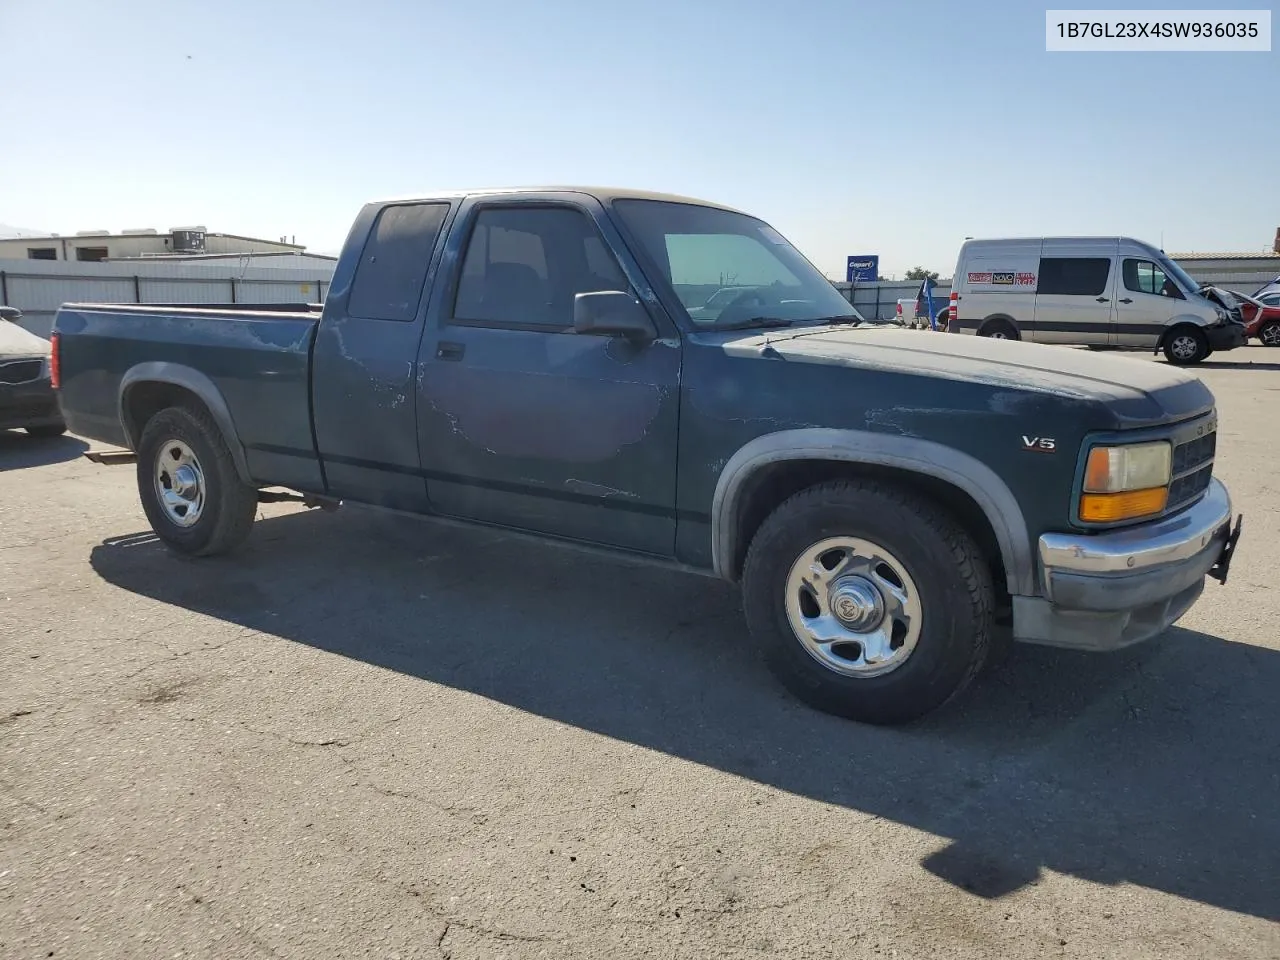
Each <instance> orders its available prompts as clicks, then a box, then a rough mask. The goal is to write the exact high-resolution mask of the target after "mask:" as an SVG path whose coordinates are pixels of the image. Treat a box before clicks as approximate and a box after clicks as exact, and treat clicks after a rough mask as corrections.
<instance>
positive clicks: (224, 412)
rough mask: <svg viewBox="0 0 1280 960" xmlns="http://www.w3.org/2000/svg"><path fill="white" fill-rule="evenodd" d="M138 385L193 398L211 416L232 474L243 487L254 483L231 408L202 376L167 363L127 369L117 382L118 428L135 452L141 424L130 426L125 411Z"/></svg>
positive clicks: (140, 432)
mask: <svg viewBox="0 0 1280 960" xmlns="http://www.w3.org/2000/svg"><path fill="white" fill-rule="evenodd" d="M140 383H169V384H173V385H174V386H175V387H182V388H183V389H184V390H188V391H190V392H191V393H193V394H195V395H196V397H198V398H199V399H200V402H201V403H203V404H204V405H205V407H206V408H207V409H208V410H209V413H210V414H211V415H212V416H213V420H214V422H215V423H216V424H217V425H218V429H219V430H221V431H222V439H223V441H224V442H225V443H226V445H227V449H229V450H230V451H231V458H232V459H233V460H234V461H235V464H236V472H237V473H238V474H240V479H241V480H243V481H244V482H245V483H250V484H252V483H254V481H253V478H252V477H250V476H249V463H248V461H247V460H246V459H245V455H244V446H243V445H242V444H241V443H240V434H239V433H237V432H236V424H235V421H234V420H232V419H231V408H230V407H228V406H227V401H226V398H225V397H223V395H222V391H221V390H219V389H218V387H217V386H216V385H215V384H214V382H213V381H212V380H210V379H209V377H208V376H207V375H206V374H203V373H201V372H200V371H199V370H196V369H194V368H192V367H187V366H184V365H182V364H180V363H170V362H168V361H166V360H155V361H151V362H148V363H139V364H137V365H135V366H133V367H130V368H129V370H128V371H127V372H126V373H125V375H124V376H123V377H122V378H121V380H120V393H119V397H118V400H117V402H118V404H119V415H120V426H121V428H122V429H123V430H124V435H125V436H126V437H127V438H128V440H129V446H131V447H133V448H135V449H136V448H137V444H138V438H139V437H140V436H141V434H142V427H143V426H144V425H143V424H141V423H139V424H134V423H131V421H130V420H129V415H128V412H127V410H126V407H125V404H126V401H127V399H128V396H129V391H130V390H131V389H132V388H133V387H135V386H137V385H138V384H140Z"/></svg>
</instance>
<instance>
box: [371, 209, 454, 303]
mask: <svg viewBox="0 0 1280 960" xmlns="http://www.w3.org/2000/svg"><path fill="white" fill-rule="evenodd" d="M448 213H449V204H447V203H406V204H397V205H395V206H390V207H385V208H383V210H382V211H381V212H380V213H379V214H378V218H377V220H375V221H374V224H373V230H372V231H370V233H369V239H368V240H367V241H366V242H365V245H364V250H363V252H362V253H361V255H360V263H359V265H358V266H357V267H356V276H355V280H354V281H353V282H352V284H351V298H350V301H349V302H348V304H347V312H348V313H349V314H350V315H351V316H353V317H361V318H363V319H366V320H394V321H400V322H402V323H405V322H408V321H410V320H412V319H413V318H414V317H415V316H416V315H417V312H418V300H419V298H420V297H421V296H422V287H423V284H424V283H425V281H426V278H427V267H428V266H429V265H430V263H431V252H432V250H434V249H435V245H436V239H437V238H438V237H439V236H440V227H441V225H442V224H443V223H444V218H445V216H446V215H447V214H448Z"/></svg>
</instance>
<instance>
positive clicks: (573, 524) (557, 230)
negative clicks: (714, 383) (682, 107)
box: [418, 194, 680, 557]
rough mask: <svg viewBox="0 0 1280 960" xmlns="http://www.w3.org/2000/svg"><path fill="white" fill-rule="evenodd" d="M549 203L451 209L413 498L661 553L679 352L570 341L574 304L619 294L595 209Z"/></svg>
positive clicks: (676, 345) (441, 508) (428, 353)
mask: <svg viewBox="0 0 1280 960" xmlns="http://www.w3.org/2000/svg"><path fill="white" fill-rule="evenodd" d="M563 197H564V195H563V194H561V195H555V199H550V198H538V197H522V198H520V199H513V198H504V199H502V200H489V199H485V200H477V201H472V202H471V203H470V204H469V205H464V207H463V209H462V211H460V213H459V223H460V224H461V227H460V229H456V230H455V231H453V232H452V233H451V235H450V240H449V246H450V248H451V249H449V250H448V251H447V252H446V262H450V261H451V262H452V263H453V265H454V270H455V273H454V275H453V280H452V282H451V283H450V284H448V285H446V287H447V289H445V290H444V291H442V296H441V297H440V298H439V301H438V302H437V303H436V304H435V305H434V311H433V312H434V316H435V322H434V325H433V326H428V328H427V330H426V333H425V337H424V340H423V347H422V363H423V370H422V375H421V377H420V379H419V390H420V399H419V404H418V411H419V413H418V418H419V436H420V439H419V446H420V450H421V458H422V464H423V468H424V470H425V472H426V474H427V494H428V497H429V499H430V500H431V504H432V506H433V508H434V509H435V510H436V511H438V512H440V513H443V514H446V515H450V516H456V517H465V518H467V519H471V520H480V521H484V522H487V523H495V524H500V525H503V526H508V527H516V528H521V529H526V530H534V531H539V532H543V533H548V534H553V535H556V536H561V537H567V538H572V539H576V540H585V541H590V542H594V543H600V544H607V545H609V546H614V547H622V548H624V549H629V550H636V551H642V552H645V553H650V554H656V555H659V556H664V557H671V556H673V555H674V553H675V490H676V437H677V431H676V427H677V417H678V414H679V397H680V391H679V383H680V341H679V340H678V339H676V338H674V337H672V338H669V339H663V338H659V339H656V340H651V341H649V342H646V343H635V342H631V341H628V340H626V339H624V338H620V337H614V338H611V337H604V336H590V335H580V334H576V333H575V332H574V329H573V302H574V296H575V295H576V294H578V293H585V292H588V291H592V290H630V289H631V285H630V284H629V283H628V280H627V277H626V274H625V273H624V271H623V269H622V268H621V267H620V266H619V261H618V258H617V252H616V251H617V250H618V249H619V248H620V247H621V244H620V243H619V244H617V245H616V246H615V244H614V243H613V238H612V237H608V238H607V237H606V236H605V235H604V234H603V233H602V232H601V229H600V226H599V224H600V222H601V221H603V217H602V216H601V217H600V219H599V220H597V218H596V217H593V216H592V213H593V211H595V210H597V208H596V207H595V206H592V204H594V201H590V199H589V198H585V197H584V198H582V199H581V200H575V201H567V200H565V199H564V198H563ZM464 218H465V220H464ZM606 226H607V223H606ZM655 319H659V320H660V319H665V318H655ZM661 329H662V328H661V326H659V330H661Z"/></svg>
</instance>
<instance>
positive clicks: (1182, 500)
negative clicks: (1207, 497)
mask: <svg viewBox="0 0 1280 960" xmlns="http://www.w3.org/2000/svg"><path fill="white" fill-rule="evenodd" d="M1212 478H1213V464H1209V466H1207V467H1201V468H1200V469H1199V470H1197V471H1196V472H1195V473H1188V474H1187V475H1186V476H1184V477H1179V478H1178V479H1177V480H1175V481H1173V483H1171V484H1169V507H1170V509H1176V508H1178V507H1180V506H1183V505H1185V504H1187V503H1190V502H1191V501H1192V500H1197V499H1199V498H1200V496H1201V495H1202V494H1203V493H1204V492H1205V491H1206V490H1208V489H1209V481H1210V480H1211V479H1212Z"/></svg>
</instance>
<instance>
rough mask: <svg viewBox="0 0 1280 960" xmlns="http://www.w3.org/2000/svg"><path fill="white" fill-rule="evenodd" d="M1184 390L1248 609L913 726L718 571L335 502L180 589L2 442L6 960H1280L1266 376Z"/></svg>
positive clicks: (138, 529)
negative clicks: (810, 656)
mask: <svg viewBox="0 0 1280 960" xmlns="http://www.w3.org/2000/svg"><path fill="white" fill-rule="evenodd" d="M1132 359H1133V362H1135V363H1145V362H1162V361H1152V360H1149V359H1146V358H1144V357H1141V356H1134V357H1133V358H1132ZM1198 373H1199V375H1200V376H1202V377H1203V378H1204V380H1205V381H1206V382H1207V383H1208V384H1209V385H1210V386H1211V387H1212V389H1213V390H1214V391H1215V393H1216V394H1217V397H1218V401H1219V410H1220V443H1219V453H1218V466H1217V474H1218V476H1220V477H1221V478H1223V479H1224V480H1225V481H1226V482H1227V484H1228V486H1229V487H1230V489H1231V492H1232V495H1233V497H1234V499H1235V502H1236V506H1237V509H1238V510H1240V511H1242V512H1243V513H1244V515H1245V528H1244V536H1243V538H1242V540H1241V543H1240V547H1239V549H1238V551H1237V554H1236V558H1235V562H1234V566H1233V568H1232V574H1231V578H1230V581H1229V582H1228V584H1227V585H1226V586H1219V585H1218V584H1216V583H1212V582H1211V583H1210V584H1209V586H1208V587H1207V588H1206V592H1205V595H1204V597H1203V598H1202V599H1201V600H1200V602H1199V603H1198V604H1197V605H1196V606H1195V608H1194V609H1192V611H1191V612H1190V613H1189V614H1188V615H1187V616H1186V617H1185V618H1184V619H1183V620H1182V621H1181V623H1180V624H1179V625H1178V626H1177V627H1175V628H1174V629H1173V630H1171V631H1170V632H1169V633H1167V634H1166V635H1165V636H1163V637H1161V638H1160V639H1158V640H1155V641H1152V642H1149V643H1147V644H1145V645H1142V646H1140V647H1138V648H1135V649H1131V650H1128V651H1124V652H1121V653H1116V654H1110V655H1095V654H1085V653H1072V652H1066V651H1057V650H1051V649H1046V648H1035V647H1025V646H1018V647H1016V648H1015V649H1014V651H1013V653H1012V654H1011V655H1010V656H1009V658H1008V659H1007V660H1006V661H1004V662H1003V663H1001V664H1000V665H999V666H997V667H996V668H994V669H992V670H991V671H990V672H988V673H987V674H986V675H985V676H984V677H982V678H981V679H980V681H979V682H978V683H976V684H975V685H974V687H972V688H971V689H970V691H968V693H967V694H966V695H965V696H964V697H963V698H962V699H961V700H959V701H958V702H956V703H954V704H953V705H951V706H950V707H948V708H946V709H945V710H943V711H941V712H940V713H937V714H935V715H933V716H931V717H930V718H928V719H926V720H925V721H923V722H920V723H918V724H915V725H913V726H910V727H906V728H898V729H879V728H870V727H865V726H860V725H857V724H854V723H850V722H847V721H843V720H838V719H835V718H832V717H828V716H825V715H822V714H818V713H815V712H813V711H812V710H810V709H808V708H806V707H804V706H802V705H800V704H799V703H797V702H795V701H794V700H792V699H791V698H790V697H789V696H787V695H786V694H785V693H784V692H783V691H782V690H781V689H780V688H779V687H778V686H777V685H776V684H775V682H774V681H773V680H772V679H771V677H770V676H769V675H768V674H767V673H766V671H765V670H764V668H763V667H762V666H761V665H759V664H758V663H757V662H756V661H755V659H754V658H753V657H752V656H751V655H750V652H749V650H748V648H747V646H746V644H745V643H744V633H745V628H744V626H743V621H742V615H741V610H740V605H739V602H738V598H737V596H736V595H735V592H734V591H733V590H732V589H731V588H730V587H728V586H727V585H724V584H721V583H719V582H717V581H714V580H710V579H706V578H702V577H697V576H689V575H682V574H678V573H673V572H666V571H658V570H654V569H651V568H647V567H643V566H637V565H634V564H630V563H625V562H621V561H619V562H613V561H610V560H601V559H599V558H597V557H594V556H585V555H583V554H581V553H579V552H576V551H573V550H569V549H564V548H558V547H551V546H544V545H538V544H532V543H529V542H527V541H525V540H523V539H521V538H518V537H513V536H509V535H506V534H503V533H501V532H495V531H491V530H470V529H459V528H453V527H445V526H439V525H433V524H430V523H427V522H418V521H414V520H406V519H404V518H401V517H389V516H386V515H379V514H376V513H373V512H370V511H365V510H361V509H353V508H345V507H344V508H343V509H342V510H340V511H338V512H337V513H334V514H326V513H323V512H320V511H305V510H301V509H299V508H295V507H293V506H289V505H270V506H266V507H264V508H263V511H262V514H263V517H262V519H261V520H260V521H259V523H258V524H257V526H256V528H255V530H254V534H253V537H252V540H251V542H250V544H249V545H248V547H247V548H246V549H245V550H243V551H242V552H241V553H239V554H237V555H235V556H233V557H228V558H219V559H214V560H204V561H183V560H179V559H175V558H174V557H173V556H171V555H170V554H168V553H167V552H166V551H165V550H164V549H162V548H161V547H160V545H159V544H158V543H157V542H156V540H155V538H154V537H153V536H152V535H151V534H150V532H149V530H148V527H147V524H146V521H145V519H144V517H143V514H142V511H141V508H140V507H139V505H138V501H137V494H136V489H135V487H134V479H133V468H132V467H130V466H111V467H107V466H99V465H96V464H94V463H92V462H90V461H88V460H86V459H85V458H84V457H83V453H84V451H85V449H86V445H85V444H84V443H83V442H81V441H79V440H76V439H73V438H69V437H68V438H63V439H61V440H56V441H38V440H33V439H30V438H28V437H26V436H25V435H23V434H21V433H16V432H15V433H7V434H6V433H0V957H3V958H6V960H7V958H15V960H16V958H45V957H69V958H82V957H83V958H98V957H103V958H113V960H114V958H123V957H130V958H132V957H146V958H150V957H157V958H159V957H200V958H217V960H225V958H239V957H253V958H258V957H264V958H266V957H278V958H303V957H305V958H311V957H315V958H325V960H335V958H346V957H378V958H394V957H400V958H405V960H407V958H410V957H415V958H417V957H425V958H452V960H464V958H471V957H485V958H490V957H508V958H532V957H548V958H579V957H581V958H588V957H590V958H595V957H607V958H630V957H691V958H692V957H697V958H707V957H726V958H739V957H742V958H746V957H765V956H769V957H776V956H783V957H832V958H841V960H847V958H864V957H865V958H871V957H876V958H880V957H899V958H917V957H921V958H923V957H938V958H947V960H964V958H997V957H998V958H1022V957H1078V958H1089V960H1095V958H1099V957H1108V958H1111V957H1118V958H1152V960H1155V958H1161V960H1168V958H1174V957H1188V958H1191V957H1196V958H1202V957H1212V958H1214V960H1231V958H1274V957H1276V956H1280V767H1278V766H1277V761H1278V760H1280V629H1277V624H1280V591H1277V589H1276V587H1275V582H1276V570H1277V568H1278V566H1280V513H1278V512H1277V510H1276V508H1275V504H1276V502H1277V499H1278V498H1280V479H1277V478H1278V477H1280V442H1277V441H1278V440H1280V427H1278V426H1277V424H1278V423H1280V417H1278V416H1277V409H1278V406H1277V405H1280V350H1266V349H1264V348H1261V347H1250V348H1246V349H1243V350H1238V351H1235V352H1233V353H1231V354H1225V355H1223V356H1222V360H1221V361H1219V360H1217V358H1214V359H1212V360H1210V361H1209V362H1207V363H1206V364H1204V366H1203V367H1202V368H1201V369H1200V370H1199V371H1198Z"/></svg>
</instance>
